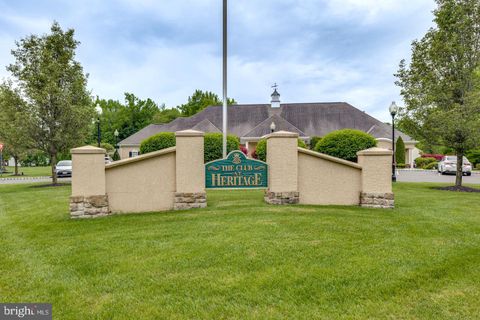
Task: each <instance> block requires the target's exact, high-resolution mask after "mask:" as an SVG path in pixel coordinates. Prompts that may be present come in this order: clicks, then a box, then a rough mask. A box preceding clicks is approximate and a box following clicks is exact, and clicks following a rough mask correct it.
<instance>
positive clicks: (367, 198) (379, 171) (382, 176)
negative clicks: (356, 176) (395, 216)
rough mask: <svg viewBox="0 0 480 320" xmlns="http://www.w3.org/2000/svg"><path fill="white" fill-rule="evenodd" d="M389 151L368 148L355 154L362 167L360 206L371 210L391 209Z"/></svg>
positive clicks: (390, 152) (392, 203)
mask: <svg viewBox="0 0 480 320" xmlns="http://www.w3.org/2000/svg"><path fill="white" fill-rule="evenodd" d="M392 154H393V152H392V151H391V150H387V149H381V148H370V149H366V150H362V151H359V152H357V156H358V164H359V165H361V166H362V192H361V194H360V205H361V206H362V207H371V208H393V207H394V197H393V193H392Z"/></svg>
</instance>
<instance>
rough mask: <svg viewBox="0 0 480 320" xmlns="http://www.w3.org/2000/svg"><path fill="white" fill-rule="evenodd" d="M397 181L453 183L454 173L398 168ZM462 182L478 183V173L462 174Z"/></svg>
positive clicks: (479, 177)
mask: <svg viewBox="0 0 480 320" xmlns="http://www.w3.org/2000/svg"><path fill="white" fill-rule="evenodd" d="M397 181H400V182H446V183H452V184H453V183H455V176H454V175H445V176H443V175H441V174H439V173H438V172H436V171H423V170H418V171H413V170H410V171H407V170H398V174H397ZM463 183H467V184H468V183H472V184H480V174H479V173H473V174H472V175H471V176H470V177H467V176H464V177H463Z"/></svg>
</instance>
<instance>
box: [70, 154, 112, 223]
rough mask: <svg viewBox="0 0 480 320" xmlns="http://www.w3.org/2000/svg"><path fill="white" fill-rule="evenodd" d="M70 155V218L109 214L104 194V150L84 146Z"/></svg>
mask: <svg viewBox="0 0 480 320" xmlns="http://www.w3.org/2000/svg"><path fill="white" fill-rule="evenodd" d="M70 152H71V154H72V196H71V197H70V216H71V217H72V218H93V217H98V216H105V215H107V214H108V213H109V208H108V198H107V195H106V193H105V149H102V148H96V147H92V146H85V147H80V148H75V149H72V150H70Z"/></svg>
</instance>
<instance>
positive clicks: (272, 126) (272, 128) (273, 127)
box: [270, 122, 277, 132]
mask: <svg viewBox="0 0 480 320" xmlns="http://www.w3.org/2000/svg"><path fill="white" fill-rule="evenodd" d="M276 127H277V126H276V125H275V122H272V124H271V125H270V130H272V132H274V131H275V128H276Z"/></svg>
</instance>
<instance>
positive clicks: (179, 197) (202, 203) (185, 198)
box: [173, 192, 207, 210]
mask: <svg viewBox="0 0 480 320" xmlns="http://www.w3.org/2000/svg"><path fill="white" fill-rule="evenodd" d="M206 207H207V193H206V192H195V193H191V192H175V203H174V204H173V209H174V210H186V209H193V208H206Z"/></svg>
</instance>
